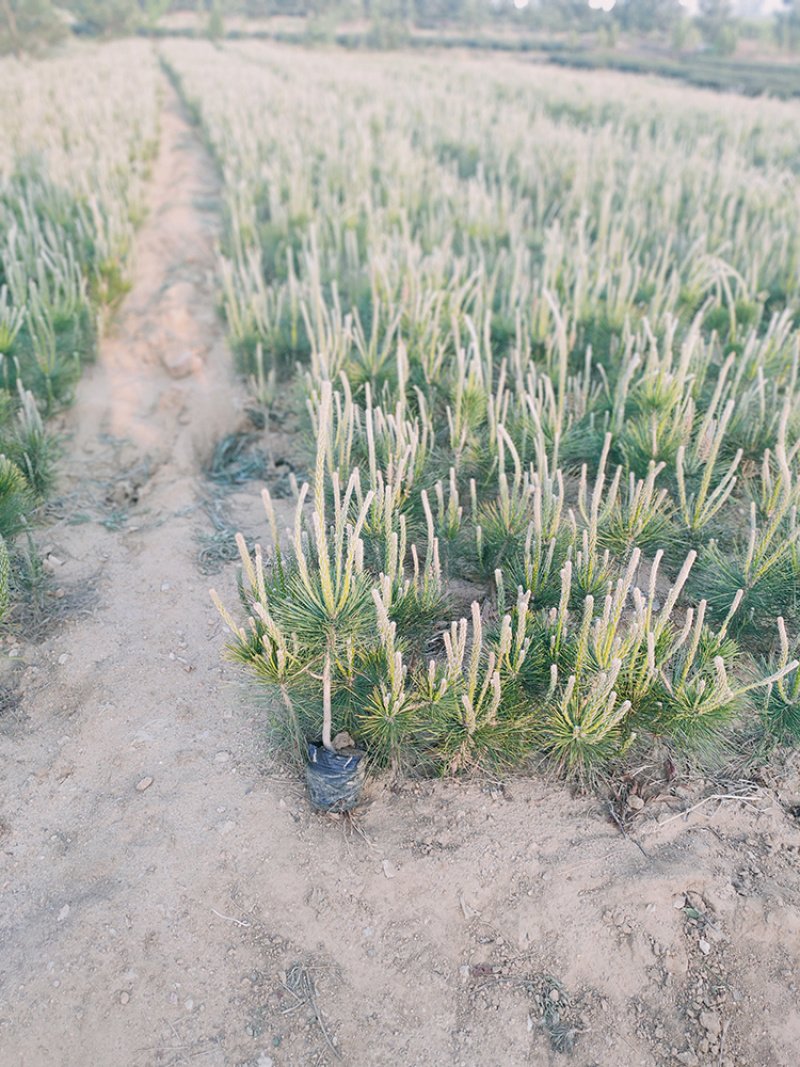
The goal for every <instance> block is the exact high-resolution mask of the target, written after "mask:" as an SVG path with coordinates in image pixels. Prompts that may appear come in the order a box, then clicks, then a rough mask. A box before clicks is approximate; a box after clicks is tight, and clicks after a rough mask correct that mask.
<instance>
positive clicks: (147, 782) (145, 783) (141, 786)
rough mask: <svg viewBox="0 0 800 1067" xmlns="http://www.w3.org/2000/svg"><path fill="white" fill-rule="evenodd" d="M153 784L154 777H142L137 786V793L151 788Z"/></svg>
mask: <svg viewBox="0 0 800 1067" xmlns="http://www.w3.org/2000/svg"><path fill="white" fill-rule="evenodd" d="M152 784H153V779H152V778H142V780H141V782H139V783H138V785H137V786H136V791H137V793H143V792H144V791H145V789H149V788H150V786H151V785H152Z"/></svg>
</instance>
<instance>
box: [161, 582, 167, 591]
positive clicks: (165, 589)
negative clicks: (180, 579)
mask: <svg viewBox="0 0 800 1067" xmlns="http://www.w3.org/2000/svg"><path fill="white" fill-rule="evenodd" d="M168 589H169V582H162V583H161V592H162V593H166V592H167V590H168Z"/></svg>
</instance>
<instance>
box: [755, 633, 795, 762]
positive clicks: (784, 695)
mask: <svg viewBox="0 0 800 1067" xmlns="http://www.w3.org/2000/svg"><path fill="white" fill-rule="evenodd" d="M778 634H779V636H780V652H779V653H778V656H777V657H774V658H773V660H772V662H771V663H770V665H769V667H771V670H769V673H770V675H775V674H780V672H784V673H783V674H781V676H780V677H776V678H774V680H773V681H771V682H769V684H768V685H767V687H766V692H765V694H764V703H763V705H762V708H761V719H762V724H763V728H764V733H765V735H766V737H767V738H768V739H769V741H770V742H772V743H773V744H792V745H793V744H796V743H797V742H798V741H800V669H798V667H794V668H791V667H790V662H791V661H794V660H796V659H797V651H798V641H797V639H795V640H794V641H793V642H791V643H790V642H789V637H788V635H787V633H786V624H785V622H784V620H783V617H782V616H780V615H779V616H778ZM768 669H769V668H768Z"/></svg>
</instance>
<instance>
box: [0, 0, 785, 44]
mask: <svg viewBox="0 0 800 1067" xmlns="http://www.w3.org/2000/svg"><path fill="white" fill-rule="evenodd" d="M598 7H599V4H598V5H597V6H595V7H592V6H590V4H589V0H528V3H527V4H526V5H525V6H524V7H522V8H517V7H516V6H515V4H514V0H58V2H57V3H56V4H54V3H53V0H0V54H2V53H5V52H36V51H37V50H42V49H43V48H46V47H48V46H50V45H52V44H54V43H56V42H57V41H58V40H59V39H60V38H62V37H63V36H64V35H65V34H66V33H67V32H68V29H69V27H68V25H67V22H66V20H65V19H64V17H63V15H62V13H61V12H62V11H66V12H68V13H69V15H70V16H71V18H72V20H74V21H73V29H74V30H75V31H76V32H80V33H86V34H92V35H95V36H99V37H103V36H105V37H111V36H117V35H120V34H125V33H130V32H132V31H134V30H137V29H141V28H142V27H148V26H150V27H155V26H156V25H157V24H158V21H159V20H160V18H161V17H162V16H163V15H164V14H166V13H167V12H168V11H178V10H192V11H197V13H198V15H199V16H200V17H201V19H204V20H205V26H206V32H208V33H209V34H210V36H221V35H222V33H223V32H224V18H225V16H226V15H234V14H235V15H245V16H249V17H253V18H258V17H266V16H270V15H297V16H306V17H309V18H310V19H311V20H312V21H314V20H316V21H321V20H324V21H326V22H329V23H332V24H335V23H336V22H338V21H341V20H344V19H347V18H353V17H362V18H366V19H368V20H370V21H371V22H372V23H373V24H375V25H386V24H389V25H402V26H405V27H411V26H417V27H426V28H437V27H444V26H461V27H464V28H469V29H473V28H475V27H477V26H480V25H486V24H489V23H494V22H507V23H511V24H514V25H517V26H518V27H519V28H520V29H526V30H529V31H539V32H543V33H554V32H573V31H574V32H577V33H587V32H595V33H596V34H597V35H598V41H599V42H600V43H602V41H603V40H605V41H606V42H607V43H608V44H613V43H614V42H615V41H616V39H617V37H618V36H619V34H620V33H624V34H628V35H639V36H651V37H656V38H660V39H662V40H665V41H668V42H671V44H672V46H673V47H676V48H681V47H682V46H683V45H684V44H685V43H686V41H687V40H696V39H702V41H703V42H705V44H706V46H707V47H709V48H710V49H711V50H712V51H714V52H715V53H717V54H721V55H725V54H730V53H732V52H733V51H734V49H735V47H736V38H737V23H736V20H735V19H734V18H733V15H732V5H731V0H700V11H699V15H698V16H697V18H695V19H692V20H690V19H688V18H687V16H686V14H685V9H684V8H683V7H682V6H681V4H680V0H617V2H616V4H615V5H614V8H613V10H612V11H611V12H603V11H601V10H598ZM773 26H774V30H775V37H776V39H777V40H778V42H779V43H780V44H781V45H783V46H785V47H787V48H791V49H797V48H800V0H783V8H782V10H781V11H780V12H779V13H778V14H777V15H776V16H775V18H774V20H773ZM603 35H605V36H603ZM378 43H380V42H378Z"/></svg>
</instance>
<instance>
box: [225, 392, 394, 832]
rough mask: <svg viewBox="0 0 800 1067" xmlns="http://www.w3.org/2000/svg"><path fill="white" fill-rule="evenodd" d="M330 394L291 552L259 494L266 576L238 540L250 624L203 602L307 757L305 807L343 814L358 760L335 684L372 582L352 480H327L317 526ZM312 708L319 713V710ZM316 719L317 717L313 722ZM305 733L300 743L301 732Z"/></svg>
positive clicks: (359, 769)
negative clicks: (265, 524) (272, 695)
mask: <svg viewBox="0 0 800 1067" xmlns="http://www.w3.org/2000/svg"><path fill="white" fill-rule="evenodd" d="M330 406H331V390H330V387H328V388H326V389H325V390H324V391H323V398H322V410H321V415H320V434H319V447H318V455H317V464H316V470H315V485H314V497H313V511H312V514H311V516H310V521H306V517H305V502H306V499H307V497H308V493H309V486H308V485H304V486H303V487H302V489H301V491H300V496H299V499H298V501H297V507H296V512H295V523H294V532H293V534H292V535H291V536H290V549H289V552H288V553H287V554H286V555H285V556H284V554H283V553H282V551H281V548H280V542H279V538H278V530H277V523H276V520H275V514H274V510H273V508H272V503H271V501H270V498H269V494H268V493H266V492H265V493H264V503H265V505H266V508H267V515H268V519H269V524H270V527H271V533H272V539H273V544H274V546H275V550H274V557H273V560H272V561H271V566H270V567H269V568H265V566H264V561H263V557H262V553H261V549H260V546H257V548H256V553H255V559H252V558H251V557H250V554H249V552H248V551H247V549H246V546H245V544H244V540H243V539H242V538H239V547H240V552H241V555H242V565H243V574H242V581H241V583H240V593H241V596H242V599H243V602H244V604H245V606H246V608H247V610H248V611H249V612H251V616H250V619H249V630H248V629H246V628H242V627H239V626H237V624H236V623H235V621H234V620H233V618H232V617H231V615H230V614H229V613H228V612H227V610H226V609H225V608H224V606H223V605H222V603H221V601H220V599H219V597H218V595H217V594H216V592H215V591H213V590H212V592H211V595H212V598H213V600H214V602H215V604H216V605H217V608H218V609H219V611H220V612H221V614H222V616H223V618H224V620H225V622H226V623H227V625H228V627H229V628H230V629H231V630H232V632H233V635H234V641H233V643H232V644H231V645H229V650H230V652H231V655H232V656H233V658H234V659H235V660H237V661H238V662H240V663H242V664H243V665H245V666H246V667H248V668H249V669H250V670H251V671H252V672H253V673H254V674H255V676H256V678H257V679H258V680H260V681H261V682H264V683H266V684H267V685H268V686H269V687H271V688H275V689H277V690H278V691H279V692H280V695H281V698H282V700H283V703H284V706H285V708H286V710H287V713H288V720H289V723H290V725H291V729H292V732H293V734H294V737H295V740H296V743H297V745H298V747H299V748H301V749H302V750H303V751H304V756H305V758H306V778H307V782H308V789H309V798H310V800H311V803H312V805H313V806H314V807H316V808H319V809H322V810H326V811H347V810H348V809H349V808H352V807H353V806H354V805H355V804H356V803H357V801H358V798H359V795H360V791H361V786H362V782H363V777H364V775H363V764H362V762H361V761H362V757H363V753H362V752H360V751H359V750H358V749H356V748H355V746H354V744H353V742H352V739H351V737H350V735H349V734H348V733H347V731H346V730H340V731H339V732H338V733H336V734H334V731H333V706H332V705H333V701H332V690H333V686H334V679H336V680H337V681H338V682H341V680H342V678H344V679H347V677H348V675H350V676H352V674H353V671H354V668H355V663H356V660H357V659H358V658H359V657H360V656H361V655H363V650H364V648H365V647H367V646H369V645H370V644H371V643H374V640H375V636H376V623H375V608H374V602H373V597H372V591H371V590H372V585H373V582H372V581H371V580H370V579H369V578H368V576H367V575H366V574H365V572H364V567H363V543H362V541H361V536H360V535H361V533H362V530H363V527H364V523H365V520H366V517H367V513H368V511H369V507H370V505H371V503H372V493H367V494H366V495H365V496H364V498H363V500H361V501H360V503H359V502H358V494H357V493H356V488H357V484H358V477H357V475H356V474H353V476H352V477H351V478H350V481H349V482H348V485H347V487H346V488H345V489H344V490H342V488H341V486H340V484H339V481H338V477H337V476H336V475H335V474H334V475H333V476H332V483H333V485H332V496H333V521H332V522H331V523H330V525H329V524H328V523H327V520H326V505H325V466H326V463H325V460H326V451H325V449H326V445H325V441H326V439H327V428H328V423H329V419H330ZM320 704H321V707H320ZM320 711H321V716H320V714H319V713H320ZM320 718H321V736H320V735H319V734H318V733H317V731H318V729H319V726H320ZM304 725H306V726H307V727H309V728H310V729H312V730H313V737H312V739H311V740H306V739H304V730H303V726H304Z"/></svg>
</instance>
